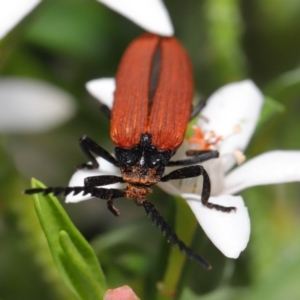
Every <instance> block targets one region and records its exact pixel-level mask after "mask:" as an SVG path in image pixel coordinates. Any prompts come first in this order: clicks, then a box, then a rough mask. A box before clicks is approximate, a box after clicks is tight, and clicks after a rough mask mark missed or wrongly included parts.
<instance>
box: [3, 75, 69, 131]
mask: <svg viewBox="0 0 300 300" xmlns="http://www.w3.org/2000/svg"><path fill="white" fill-rule="evenodd" d="M0 103H1V110H0V131H1V132H2V133H39V132H44V131H47V130H51V129H53V128H54V127H56V126H58V125H60V124H62V123H63V122H65V121H67V120H68V119H70V118H71V117H72V116H73V115H74V113H75V101H74V99H73V97H72V96H71V95H70V94H69V93H67V92H66V91H63V90H62V89H60V88H58V87H55V86H53V85H51V84H49V83H45V82H42V81H40V80H35V79H26V78H21V77H0Z"/></svg>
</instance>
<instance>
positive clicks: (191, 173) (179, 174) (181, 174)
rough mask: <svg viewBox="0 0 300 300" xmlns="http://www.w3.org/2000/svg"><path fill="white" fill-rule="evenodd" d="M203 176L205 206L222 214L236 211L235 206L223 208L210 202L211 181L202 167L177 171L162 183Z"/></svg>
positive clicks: (166, 176)
mask: <svg viewBox="0 0 300 300" xmlns="http://www.w3.org/2000/svg"><path fill="white" fill-rule="evenodd" d="M200 175H202V176H203V187H202V193H201V202H202V204H203V205H205V206H206V207H208V208H211V209H216V210H220V211H222V212H231V211H232V210H234V211H235V210H236V208H235V207H233V206H229V207H226V206H222V205H218V204H214V203H211V202H208V200H209V196H210V179H209V176H208V174H207V172H206V171H205V169H204V168H203V167H202V166H190V167H185V168H181V169H177V170H175V171H173V172H171V173H169V174H168V175H165V176H163V177H162V178H161V181H169V180H174V179H184V178H191V177H197V176H200Z"/></svg>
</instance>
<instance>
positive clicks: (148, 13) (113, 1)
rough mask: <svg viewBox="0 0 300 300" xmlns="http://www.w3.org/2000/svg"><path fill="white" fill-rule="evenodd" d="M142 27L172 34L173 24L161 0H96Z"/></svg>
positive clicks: (167, 34) (162, 33) (161, 33)
mask: <svg viewBox="0 0 300 300" xmlns="http://www.w3.org/2000/svg"><path fill="white" fill-rule="evenodd" d="M98 1H99V2H101V3H103V4H105V5H107V6H108V7H110V8H111V9H113V10H115V11H117V12H118V13H119V14H121V15H123V16H125V17H127V18H128V19H130V20H131V21H133V22H134V23H136V24H138V25H139V26H141V27H142V28H143V29H145V30H147V31H149V32H152V33H156V34H159V35H162V36H172V35H173V34H174V29H173V25H172V22H171V19H170V16H169V14H168V11H167V10H166V8H165V6H164V4H163V2H162V1H161V0H143V1H141V0H98Z"/></svg>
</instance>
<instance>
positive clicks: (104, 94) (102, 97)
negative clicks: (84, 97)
mask: <svg viewBox="0 0 300 300" xmlns="http://www.w3.org/2000/svg"><path fill="white" fill-rule="evenodd" d="M85 87H86V89H87V90H88V91H89V93H90V94H91V95H92V96H94V97H95V98H96V99H97V100H98V101H100V102H101V103H102V104H105V105H106V106H107V107H108V108H110V109H111V108H112V106H113V102H114V92H115V89H116V81H115V79H114V78H100V79H94V80H91V81H89V82H88V83H86V85H85Z"/></svg>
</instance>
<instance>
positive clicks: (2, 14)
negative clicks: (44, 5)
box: [0, 0, 41, 40]
mask: <svg viewBox="0 0 300 300" xmlns="http://www.w3.org/2000/svg"><path fill="white" fill-rule="evenodd" d="M40 2H41V0H2V1H0V40H1V39H2V38H3V37H4V36H6V35H7V34H8V32H9V31H10V30H12V29H13V28H14V27H15V26H16V25H17V24H18V23H19V22H20V21H21V20H22V19H23V18H24V17H25V16H26V15H27V14H29V13H30V12H31V11H32V10H33V9H34V8H35V7H36V6H37V5H38V4H39V3H40Z"/></svg>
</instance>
